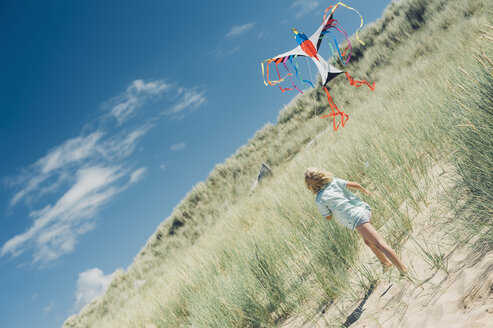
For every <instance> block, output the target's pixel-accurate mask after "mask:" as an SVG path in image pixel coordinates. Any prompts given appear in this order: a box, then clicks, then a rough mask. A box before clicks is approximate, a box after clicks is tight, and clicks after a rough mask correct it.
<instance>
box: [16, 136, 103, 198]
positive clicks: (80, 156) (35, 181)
mask: <svg viewBox="0 0 493 328" xmlns="http://www.w3.org/2000/svg"><path fill="white" fill-rule="evenodd" d="M101 137H102V133H101V132H100V131H96V132H93V133H91V134H89V135H88V136H79V137H77V138H73V139H68V140H67V141H65V142H64V143H63V144H61V145H60V146H58V147H56V148H54V149H52V150H51V151H49V152H48V154H47V155H46V156H44V157H42V158H41V159H39V160H37V161H36V163H34V169H35V170H36V171H38V172H39V175H35V176H33V177H31V178H28V182H27V183H26V184H25V186H24V188H22V189H21V190H19V191H18V192H17V193H16V194H15V195H14V197H12V199H11V200H10V206H13V205H15V204H16V203H17V202H19V201H20V200H21V199H22V198H24V197H26V196H27V195H28V194H29V193H30V192H32V191H36V190H37V189H38V187H39V186H40V184H42V183H43V182H44V181H45V180H46V179H47V178H49V176H50V175H49V174H50V173H51V172H52V171H54V170H56V169H59V168H60V167H62V166H67V165H71V164H73V163H77V162H80V161H83V160H85V159H87V158H88V157H89V156H91V155H93V154H94V153H95V152H96V146H97V143H98V141H99V140H100V139H101ZM24 180H26V179H24Z"/></svg>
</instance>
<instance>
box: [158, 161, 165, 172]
mask: <svg viewBox="0 0 493 328" xmlns="http://www.w3.org/2000/svg"><path fill="white" fill-rule="evenodd" d="M159 168H160V169H161V170H162V171H164V169H165V168H166V164H164V163H162V164H161V165H159Z"/></svg>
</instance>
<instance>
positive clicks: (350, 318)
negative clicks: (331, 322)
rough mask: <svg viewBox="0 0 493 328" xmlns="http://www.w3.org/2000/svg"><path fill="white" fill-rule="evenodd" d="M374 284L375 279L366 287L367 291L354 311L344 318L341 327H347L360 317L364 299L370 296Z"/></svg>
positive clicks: (375, 283) (375, 284)
mask: <svg viewBox="0 0 493 328" xmlns="http://www.w3.org/2000/svg"><path fill="white" fill-rule="evenodd" d="M376 286H377V282H376V281H374V282H372V283H371V284H370V288H368V291H367V292H366V294H365V297H364V298H363V300H362V301H361V303H359V305H358V307H357V308H356V309H354V311H353V312H352V313H351V314H350V315H349V316H348V317H347V318H346V321H345V322H344V323H343V324H342V326H341V327H344V328H346V327H349V326H351V325H352V324H353V323H355V322H356V321H357V320H358V319H359V318H360V317H361V314H362V313H363V306H364V305H365V303H366V301H367V300H368V297H370V295H371V294H372V293H373V291H374V290H375V287H376Z"/></svg>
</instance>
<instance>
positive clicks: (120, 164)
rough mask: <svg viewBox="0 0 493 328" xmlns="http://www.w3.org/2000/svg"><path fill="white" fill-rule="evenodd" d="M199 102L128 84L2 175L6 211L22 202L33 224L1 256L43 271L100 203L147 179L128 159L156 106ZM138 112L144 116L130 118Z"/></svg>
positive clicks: (182, 107) (164, 88) (198, 96)
mask: <svg viewBox="0 0 493 328" xmlns="http://www.w3.org/2000/svg"><path fill="white" fill-rule="evenodd" d="M157 99H161V100H162V102H160V103H156V100H157ZM205 101H206V98H205V91H200V92H199V91H197V89H196V88H184V87H180V86H178V85H176V84H171V83H165V82H163V81H150V82H145V81H143V80H135V81H133V82H132V83H131V84H130V86H129V87H128V88H127V89H126V90H125V92H123V93H122V94H120V95H119V96H117V97H114V98H112V99H111V100H110V101H108V102H106V103H105V105H104V106H103V107H105V109H106V111H105V113H104V114H103V115H101V117H99V118H98V119H96V120H95V122H92V123H91V125H89V124H88V125H87V126H86V127H85V128H84V129H83V131H84V132H83V133H81V134H80V135H78V136H76V137H73V138H70V139H67V140H66V141H65V142H62V143H61V144H60V145H58V146H56V147H53V148H52V149H50V150H48V151H47V153H46V155H44V156H43V157H41V158H40V159H38V160H37V161H35V162H34V163H32V164H31V165H28V166H27V167H25V168H23V169H21V171H20V174H18V175H17V176H14V177H7V178H4V179H3V182H4V184H5V185H7V186H8V187H10V188H12V189H13V190H14V192H13V195H12V197H11V199H10V201H9V211H12V210H13V208H14V207H15V206H18V205H19V204H20V203H22V202H24V203H25V204H27V205H28V206H29V208H30V211H29V216H30V217H31V218H32V219H33V223H32V224H31V226H29V227H27V228H26V230H25V231H24V232H23V233H20V234H18V235H16V236H13V237H12V238H11V239H10V240H8V241H7V242H5V243H4V244H3V245H2V246H1V248H0V257H3V256H7V255H10V256H12V257H16V256H19V255H21V254H23V253H25V252H27V251H32V263H33V264H36V265H38V266H39V267H43V266H44V265H46V264H47V263H49V262H51V261H54V260H56V259H58V258H60V257H61V256H62V255H64V254H67V253H70V252H72V251H73V250H74V248H75V245H76V244H77V241H78V238H79V236H80V235H82V234H85V233H87V232H88V231H90V230H91V229H93V228H94V227H95V223H96V218H97V215H98V213H99V211H100V209H101V208H102V206H104V205H105V204H107V203H108V202H109V201H110V200H112V199H113V198H114V197H115V196H116V195H118V194H119V193H121V192H122V191H124V190H126V189H127V188H129V187H130V186H131V185H133V184H135V183H137V182H138V181H140V180H141V179H143V178H144V177H145V175H146V174H147V169H146V168H145V167H141V168H138V169H135V168H133V165H134V164H135V160H130V157H131V156H132V155H133V154H134V153H135V152H136V150H137V145H139V143H140V142H141V140H142V139H143V138H144V136H145V135H146V134H147V133H148V132H149V131H150V130H151V129H152V127H153V126H154V125H155V124H156V123H155V122H156V120H157V118H158V117H159V116H160V114H162V110H163V107H168V108H171V109H170V113H181V114H183V113H184V112H186V111H187V110H190V111H191V110H194V109H196V108H198V107H199V106H201V105H203V104H204V103H205ZM152 105H154V107H153V108H151V106H152ZM138 108H145V109H146V110H147V115H141V116H138V115H135V111H136V110H137V109H138ZM131 117H133V119H132V120H130V118H131ZM108 118H110V119H109V120H108ZM151 121H153V122H154V123H152V124H151V123H149V122H151ZM181 147H182V148H184V147H185V144H184V143H183V146H181ZM177 150H179V149H177ZM31 208H32V209H31Z"/></svg>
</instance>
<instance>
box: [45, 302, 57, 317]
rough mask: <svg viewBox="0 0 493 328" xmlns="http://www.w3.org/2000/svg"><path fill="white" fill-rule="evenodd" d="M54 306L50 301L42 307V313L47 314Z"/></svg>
mask: <svg viewBox="0 0 493 328" xmlns="http://www.w3.org/2000/svg"><path fill="white" fill-rule="evenodd" d="M54 306H55V302H53V301H52V302H51V303H50V304H49V305H47V306H45V307H44V308H43V314H48V312H50V311H51V310H52V309H53V307H54Z"/></svg>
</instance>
